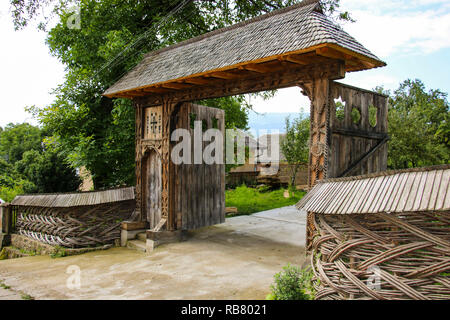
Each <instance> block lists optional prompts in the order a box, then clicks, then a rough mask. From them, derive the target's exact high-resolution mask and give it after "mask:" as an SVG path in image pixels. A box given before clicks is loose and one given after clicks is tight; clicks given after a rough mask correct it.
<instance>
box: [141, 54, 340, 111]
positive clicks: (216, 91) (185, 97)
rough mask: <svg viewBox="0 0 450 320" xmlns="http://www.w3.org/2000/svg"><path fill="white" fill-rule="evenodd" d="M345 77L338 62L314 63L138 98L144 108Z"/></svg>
mask: <svg viewBox="0 0 450 320" xmlns="http://www.w3.org/2000/svg"><path fill="white" fill-rule="evenodd" d="M344 76H345V64H344V63H343V62H341V61H337V60H334V61H330V62H328V63H317V64H310V65H306V66H297V67H296V66H295V65H294V66H293V67H290V68H286V69H283V70H279V71H276V72H271V73H264V74H257V75H253V76H251V77H247V78H240V79H231V80H222V81H219V82H218V83H217V84H214V85H212V86H198V87H194V88H191V89H187V90H179V91H176V92H172V93H167V94H161V95H149V96H146V97H137V98H136V99H138V100H139V103H141V104H142V105H145V106H152V105H158V104H160V103H161V101H162V100H163V99H167V100H168V101H171V102H172V103H178V102H183V101H194V100H201V99H210V98H219V97H226V96H233V95H239V94H245V93H254V92H259V91H266V90H273V89H281V88H287V87H293V86H298V85H299V83H305V82H311V81H313V79H317V78H325V79H330V80H337V79H342V78H343V77H344Z"/></svg>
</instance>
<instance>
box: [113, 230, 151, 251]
mask: <svg viewBox="0 0 450 320" xmlns="http://www.w3.org/2000/svg"><path fill="white" fill-rule="evenodd" d="M146 231H147V230H146V229H139V230H124V229H122V230H121V231H120V246H121V247H126V246H127V242H128V240H133V239H136V236H137V235H138V234H139V233H145V232H146Z"/></svg>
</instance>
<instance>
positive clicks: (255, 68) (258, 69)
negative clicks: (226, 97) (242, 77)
mask: <svg viewBox="0 0 450 320" xmlns="http://www.w3.org/2000/svg"><path fill="white" fill-rule="evenodd" d="M240 69H243V70H248V71H253V72H258V73H269V72H272V71H274V70H272V68H268V67H266V66H263V65H260V64H257V63H250V64H246V65H244V66H241V67H240Z"/></svg>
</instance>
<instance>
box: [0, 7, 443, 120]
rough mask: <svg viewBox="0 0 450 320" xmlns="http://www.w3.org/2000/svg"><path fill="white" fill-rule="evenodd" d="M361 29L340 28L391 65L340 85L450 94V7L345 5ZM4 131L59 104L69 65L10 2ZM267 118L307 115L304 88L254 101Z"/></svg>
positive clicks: (5, 21) (2, 14)
mask: <svg viewBox="0 0 450 320" xmlns="http://www.w3.org/2000/svg"><path fill="white" fill-rule="evenodd" d="M341 10H343V11H349V12H350V13H351V15H352V17H353V18H354V19H356V22H355V23H344V24H343V25H342V27H343V28H344V30H346V31H347V32H348V33H349V34H350V35H352V36H353V37H354V38H356V39H357V40H358V41H359V42H360V43H362V44H363V45H364V46H365V47H366V48H367V49H369V50H370V51H371V52H372V53H374V54H375V55H376V56H378V57H379V58H380V59H382V60H383V61H385V62H386V63H387V66H386V67H383V68H378V69H373V70H367V71H362V72H353V73H347V75H346V78H345V79H343V80H340V81H341V82H344V83H347V84H351V85H354V86H357V87H361V88H365V89H373V88H374V87H376V86H378V85H380V86H383V87H384V88H385V89H390V90H394V89H396V88H398V86H399V84H400V83H401V82H402V81H403V80H405V79H408V78H410V79H416V78H417V79H421V80H422V81H423V82H424V83H425V85H426V87H427V88H428V89H430V88H433V89H441V90H442V91H444V92H450V1H448V0H364V1H361V0H341ZM0 31H1V33H0V34H1V37H2V45H1V49H0V70H1V73H2V77H0V94H1V97H2V99H1V103H0V126H2V127H4V126H5V125H6V124H8V123H10V122H13V123H21V122H25V121H27V122H30V123H33V124H37V123H36V121H35V120H34V119H32V117H31V115H30V114H28V113H26V112H25V110H24V108H25V107H26V106H31V105H36V106H38V107H43V106H45V105H48V104H50V103H51V102H52V101H53V96H52V94H51V91H52V89H53V88H55V87H56V86H57V85H58V84H60V83H62V82H63V79H64V66H63V65H62V64H61V63H60V62H59V61H58V60H57V59H56V58H55V57H52V56H51V55H50V53H49V50H48V48H47V46H46V44H45V38H46V34H45V33H43V32H39V31H37V30H36V27H35V25H31V26H29V27H27V28H25V29H24V30H21V31H14V28H13V24H12V18H11V14H10V12H9V1H7V0H3V1H1V2H0ZM250 99H251V100H250V101H251V103H252V105H253V109H254V110H255V111H256V112H258V113H261V114H264V113H272V112H299V111H300V110H301V108H303V110H305V111H308V110H309V101H308V99H307V98H306V97H304V96H303V95H302V94H301V92H300V89H299V88H288V89H282V90H278V92H277V94H276V95H275V97H273V98H272V99H269V100H266V101H263V100H262V99H260V98H250Z"/></svg>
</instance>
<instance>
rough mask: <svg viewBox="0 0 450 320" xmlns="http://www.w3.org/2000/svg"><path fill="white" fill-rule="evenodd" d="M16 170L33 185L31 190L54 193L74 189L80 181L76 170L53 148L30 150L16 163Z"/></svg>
mask: <svg viewBox="0 0 450 320" xmlns="http://www.w3.org/2000/svg"><path fill="white" fill-rule="evenodd" d="M16 169H17V172H19V173H21V174H22V175H23V176H24V177H25V178H26V179H28V180H29V181H32V182H33V183H34V185H35V188H34V190H32V191H31V192H37V193H54V192H65V191H74V190H76V189H77V188H78V186H79V185H80V183H81V180H80V178H79V177H78V176H77V174H76V171H75V170H74V169H73V168H71V167H70V166H69V165H67V164H66V163H65V159H64V158H63V157H62V156H61V155H59V154H58V153H57V152H55V151H54V150H49V151H46V152H43V153H40V152H38V151H36V150H30V151H27V152H25V153H24V154H23V159H22V160H20V161H18V162H17V163H16Z"/></svg>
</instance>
